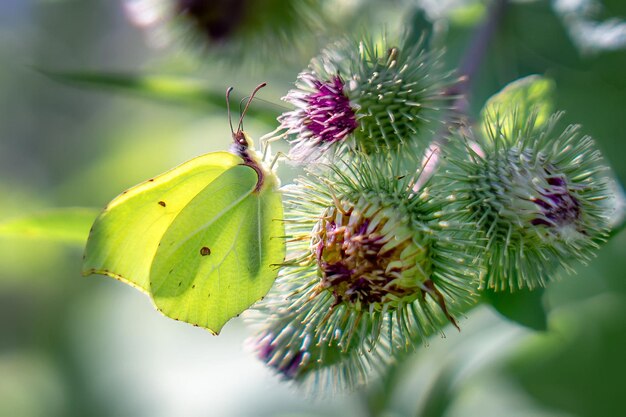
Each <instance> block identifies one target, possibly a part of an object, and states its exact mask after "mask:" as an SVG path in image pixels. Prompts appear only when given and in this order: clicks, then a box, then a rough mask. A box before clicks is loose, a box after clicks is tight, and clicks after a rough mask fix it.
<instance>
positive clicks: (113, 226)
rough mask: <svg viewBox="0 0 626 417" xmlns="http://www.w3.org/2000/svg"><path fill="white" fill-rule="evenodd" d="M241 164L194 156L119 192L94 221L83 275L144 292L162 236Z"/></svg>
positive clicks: (227, 156) (225, 155) (226, 157)
mask: <svg viewBox="0 0 626 417" xmlns="http://www.w3.org/2000/svg"><path fill="white" fill-rule="evenodd" d="M241 162H242V161H241V158H239V157H238V156H235V155H233V154H231V153H229V152H215V153H209V154H206V155H203V156H199V157H197V158H194V159H192V160H190V161H187V162H185V163H184V164H182V165H180V166H178V167H176V168H174V169H172V170H170V171H168V172H166V173H164V174H161V175H159V176H157V177H155V178H152V179H150V180H148V181H146V182H144V183H142V184H139V185H137V186H135V187H133V188H130V189H129V190H127V191H125V192H123V193H122V194H121V195H119V196H118V197H117V198H115V199H114V200H113V201H112V202H111V203H109V205H108V206H107V207H106V208H105V209H104V211H103V212H102V213H101V214H100V216H99V217H98V218H97V219H96V221H95V223H94V225H93V227H92V229H91V232H90V234H89V239H88V241H87V247H86V249H85V256H84V260H83V274H84V275H89V274H102V275H108V276H111V277H113V278H116V279H119V280H120V281H123V282H125V283H127V284H130V285H132V286H134V287H136V288H138V289H140V290H142V291H143V292H149V289H150V284H149V274H150V265H151V264H152V260H153V258H154V255H155V253H156V251H157V247H158V244H159V242H160V241H161V238H162V237H163V235H164V233H165V232H166V230H167V229H168V228H169V227H170V225H171V224H172V222H173V221H174V219H175V218H176V216H178V215H179V213H180V212H181V210H183V208H184V207H185V206H187V204H189V202H190V201H191V200H192V199H193V198H194V197H196V195H197V194H198V193H199V192H200V191H202V190H203V189H204V188H205V187H206V186H207V184H211V183H212V182H213V181H214V180H215V179H216V178H218V177H219V176H220V175H221V174H223V173H224V172H225V171H227V170H228V169H230V168H232V167H234V166H236V165H237V164H240V163H241Z"/></svg>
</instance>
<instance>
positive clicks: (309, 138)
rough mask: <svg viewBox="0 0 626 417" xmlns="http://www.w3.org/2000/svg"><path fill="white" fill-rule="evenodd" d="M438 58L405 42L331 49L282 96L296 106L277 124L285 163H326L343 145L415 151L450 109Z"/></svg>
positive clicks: (446, 78)
mask: <svg viewBox="0 0 626 417" xmlns="http://www.w3.org/2000/svg"><path fill="white" fill-rule="evenodd" d="M407 39H408V38H407ZM440 58H441V53H440V52H439V51H427V50H426V49H425V48H424V46H423V44H422V42H417V43H415V44H411V43H409V41H408V40H404V41H402V42H400V43H399V44H398V45H393V44H391V43H388V42H387V41H386V40H382V41H381V42H375V41H374V40H372V39H370V40H367V41H361V42H357V41H354V40H344V41H341V42H337V43H335V44H333V45H331V46H330V47H329V48H327V49H326V50H324V51H323V52H322V53H321V54H320V55H319V56H318V57H316V58H314V59H313V60H312V61H311V63H310V65H309V68H308V69H307V70H305V71H303V72H302V73H300V74H299V76H298V80H297V81H296V88H295V89H294V90H291V91H290V92H289V93H288V94H287V96H286V97H284V100H285V101H287V102H290V103H291V104H293V105H294V106H295V107H296V109H295V110H293V111H290V112H287V113H285V114H283V115H282V116H280V117H279V121H280V123H281V126H280V128H281V129H282V130H283V131H284V133H283V134H284V135H286V136H287V137H288V138H289V139H290V141H291V144H292V149H291V152H290V156H291V158H292V159H294V160H298V161H311V160H317V159H319V158H322V157H326V158H327V159H332V157H333V156H334V155H335V154H342V153H343V152H342V151H341V149H344V147H345V146H346V145H347V146H349V147H350V148H356V149H359V150H361V151H364V152H366V153H376V152H380V151H388V150H397V149H398V147H402V146H404V145H408V146H409V147H408V149H409V150H413V148H418V147H420V148H423V147H424V145H425V144H426V142H427V137H428V136H430V135H431V133H432V132H433V131H438V130H439V129H440V127H441V123H442V122H443V119H444V117H445V113H446V112H445V109H447V108H448V107H450V101H451V97H450V96H448V95H447V94H446V90H447V88H448V87H450V85H451V84H452V79H451V77H450V74H449V73H447V72H445V71H444V70H443V69H442V65H441V59H440ZM418 136H419V137H418ZM403 149H405V150H406V149H407V148H406V147H404V148H403Z"/></svg>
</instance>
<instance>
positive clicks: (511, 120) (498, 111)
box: [480, 75, 556, 138]
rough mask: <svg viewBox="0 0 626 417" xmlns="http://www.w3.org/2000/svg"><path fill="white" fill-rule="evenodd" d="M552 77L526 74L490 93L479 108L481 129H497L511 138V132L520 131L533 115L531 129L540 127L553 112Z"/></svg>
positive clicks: (553, 88)
mask: <svg viewBox="0 0 626 417" xmlns="http://www.w3.org/2000/svg"><path fill="white" fill-rule="evenodd" d="M555 89H556V87H555V84H554V82H553V81H552V80H549V79H547V78H544V77H542V76H539V75H530V76H528V77H524V78H521V79H519V80H517V81H513V82H512V83H510V84H508V85H507V86H506V87H504V88H503V89H502V90H501V91H500V92H498V93H496V94H495V95H494V96H492V97H491V98H490V99H489V100H487V102H486V103H485V106H484V107H483V110H482V111H481V118H480V119H481V129H482V130H483V132H484V133H487V131H488V130H490V131H492V132H495V131H498V130H501V131H502V133H503V135H504V136H505V137H511V138H514V137H515V135H514V133H513V132H523V131H525V130H526V129H527V126H528V125H529V123H528V120H529V119H530V118H535V119H536V121H535V125H534V128H535V129H537V128H540V127H542V126H544V125H545V124H546V123H547V122H548V120H549V119H550V115H551V114H552V112H553V111H554V91H555Z"/></svg>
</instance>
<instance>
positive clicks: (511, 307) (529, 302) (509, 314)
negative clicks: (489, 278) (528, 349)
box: [483, 288, 548, 331]
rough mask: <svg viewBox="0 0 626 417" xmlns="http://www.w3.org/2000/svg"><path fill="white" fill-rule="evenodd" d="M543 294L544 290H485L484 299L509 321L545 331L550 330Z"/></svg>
mask: <svg viewBox="0 0 626 417" xmlns="http://www.w3.org/2000/svg"><path fill="white" fill-rule="evenodd" d="M543 294H544V289H543V288H535V289H533V290H529V289H519V290H516V291H515V292H512V293H511V292H504V291H494V290H493V289H485V290H483V299H484V300H485V302H486V303H487V304H490V305H491V306H492V307H493V308H494V309H495V310H496V311H497V312H498V313H500V314H501V315H502V316H504V317H506V318H507V319H509V320H512V321H514V322H516V323H518V324H521V325H522V326H526V327H529V328H531V329H534V330H541V331H543V330H547V328H548V319H547V312H546V308H545V306H544V303H543Z"/></svg>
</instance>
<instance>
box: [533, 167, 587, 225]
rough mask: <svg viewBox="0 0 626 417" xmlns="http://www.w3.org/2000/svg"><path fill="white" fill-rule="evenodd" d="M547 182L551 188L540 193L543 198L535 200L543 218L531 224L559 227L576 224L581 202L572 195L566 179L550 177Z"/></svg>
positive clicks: (536, 219) (534, 220)
mask: <svg viewBox="0 0 626 417" xmlns="http://www.w3.org/2000/svg"><path fill="white" fill-rule="evenodd" d="M546 181H547V183H548V185H549V186H550V187H549V188H547V189H545V190H544V191H543V192H541V193H540V194H541V198H535V199H533V202H534V203H535V204H536V205H537V206H539V207H540V209H541V214H542V217H538V218H535V219H533V220H532V221H531V223H532V224H533V225H535V226H538V225H542V226H557V227H564V226H568V225H570V224H574V223H575V222H576V221H577V220H578V219H579V218H580V211H581V210H580V202H579V201H578V199H576V197H574V196H573V195H572V194H571V193H570V191H569V189H568V187H567V183H566V181H565V179H563V178H559V177H549V178H547V179H546Z"/></svg>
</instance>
